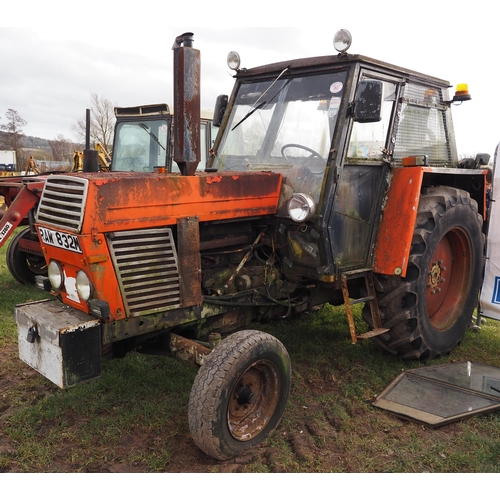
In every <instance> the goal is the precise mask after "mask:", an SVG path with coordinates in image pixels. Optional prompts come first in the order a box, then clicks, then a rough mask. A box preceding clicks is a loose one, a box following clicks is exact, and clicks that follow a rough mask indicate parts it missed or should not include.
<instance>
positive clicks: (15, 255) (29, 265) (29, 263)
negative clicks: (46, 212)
mask: <svg viewBox="0 0 500 500" xmlns="http://www.w3.org/2000/svg"><path fill="white" fill-rule="evenodd" d="M35 238H36V239H35ZM23 239H29V240H33V241H38V238H37V237H35V236H33V235H32V234H31V230H30V228H29V227H27V228H25V229H23V230H22V231H20V232H19V233H17V234H16V235H15V236H14V238H13V239H12V241H11V242H10V243H9V246H8V248H7V253H6V261H7V267H8V269H9V272H10V274H12V276H13V277H14V278H15V279H16V281H18V282H19V283H22V284H23V285H29V284H33V283H35V278H36V276H38V275H42V276H47V263H46V262H45V259H44V257H43V256H42V255H35V254H31V253H27V252H24V251H23V250H22V244H21V243H22V242H21V240H23Z"/></svg>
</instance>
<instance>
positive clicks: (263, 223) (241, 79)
mask: <svg viewBox="0 0 500 500" xmlns="http://www.w3.org/2000/svg"><path fill="white" fill-rule="evenodd" d="M335 44H336V46H338V50H339V53H338V54H336V55H331V56H324V57H315V58H309V59H299V60H291V61H285V62H279V63H275V64H269V65H266V66H261V67H257V68H253V69H239V68H238V63H237V61H236V60H235V59H231V61H230V62H231V66H232V68H233V69H234V70H235V71H236V73H235V85H234V90H233V92H232V94H231V95H230V96H220V97H219V98H218V100H217V106H216V111H215V114H214V122H215V123H216V124H217V125H219V126H220V129H219V132H218V135H217V139H216V141H215V144H214V146H213V151H212V156H211V159H210V161H209V164H208V166H207V168H206V169H205V170H204V171H199V170H198V171H197V166H198V163H199V161H200V154H199V149H200V148H199V138H198V134H197V132H196V124H197V123H198V121H199V112H200V100H199V85H200V82H199V75H200V72H199V69H200V59H199V51H197V50H196V49H194V48H193V46H192V45H193V38H192V34H190V33H186V34H184V35H181V36H180V37H178V38H177V39H176V43H175V46H174V49H173V50H174V95H175V98H176V102H175V117H174V131H175V134H174V145H173V146H174V159H175V161H176V162H177V164H178V165H179V170H180V172H178V173H175V172H172V171H171V169H170V170H169V169H167V171H166V172H165V173H163V172H162V171H156V172H143V171H135V172H130V171H129V172H100V173H93V174H92V175H91V174H90V173H85V172H82V173H72V174H65V175H54V176H51V177H49V178H47V180H46V182H45V185H44V189H43V193H42V196H41V198H40V202H39V205H38V209H37V212H36V217H35V221H34V226H35V227H36V230H37V232H38V235H39V238H40V241H41V246H42V250H43V254H44V256H45V259H46V262H47V265H48V277H47V278H43V279H40V280H39V285H40V286H41V287H43V288H44V289H45V290H47V291H48V292H50V293H51V294H52V295H53V296H54V297H53V298H52V299H50V300H47V301H42V302H37V303H30V304H25V305H22V306H19V307H17V308H16V320H17V324H18V336H19V352H20V357H21V359H22V360H23V361H25V362H26V363H27V364H29V365H30V366H32V367H33V368H35V369H36V370H38V371H39V372H41V373H42V374H43V375H45V376H46V377H48V378H49V379H50V380H52V381H53V382H54V383H56V384H57V385H59V386H60V387H62V388H66V387H70V386H72V385H75V384H78V383H80V382H83V381H85V380H90V379H92V378H95V377H98V376H99V375H100V374H101V362H100V359H101V353H102V352H103V351H106V350H108V351H109V350H113V352H114V353H115V354H116V355H117V356H123V355H125V354H126V352H127V351H128V350H132V349H137V350H140V349H141V346H144V345H145V344H149V345H152V344H156V345H157V346H160V347H161V346H163V347H166V348H168V349H169V350H170V352H171V354H172V355H173V356H175V357H178V358H180V359H182V360H185V361H188V362H191V363H192V364H195V365H200V368H199V371H198V374H197V376H196V379H195V382H194V385H193V388H192V392H191V397H190V402H189V412H188V413H189V424H190V429H191V433H192V436H193V439H194V441H195V442H196V443H197V445H198V446H199V447H200V448H201V449H202V450H203V451H204V452H205V453H207V454H208V455H210V456H212V457H215V458H217V459H221V460H224V459H228V458H230V457H233V456H235V455H237V454H239V453H241V452H242V451H244V450H245V449H247V448H249V447H252V446H254V445H256V444H258V443H260V442H262V441H263V440H264V439H265V438H266V437H267V436H268V435H269V434H270V433H271V432H272V431H273V430H274V429H275V428H276V427H277V425H278V423H279V421H280V419H281V417H282V415H283V412H284V410H285V406H286V402H287V399H288V396H289V392H290V386H291V365H290V359H289V356H288V354H287V351H286V348H285V347H284V346H283V344H282V343H281V342H280V341H278V340H277V339H276V338H274V337H273V336H271V335H269V334H267V333H265V332H263V331H256V330H249V329H248V325H249V323H250V322H251V321H260V322H264V321H268V320H272V319H280V320H283V319H286V318H291V317H294V316H297V315H300V314H302V313H304V312H307V311H314V310H316V309H317V308H318V307H321V306H322V305H324V304H333V305H341V304H345V305H346V306H347V307H346V310H347V314H348V318H349V321H350V324H351V338H352V341H353V342H356V341H357V340H358V339H359V338H371V339H372V340H373V341H374V342H376V343H377V344H378V345H379V346H381V347H382V348H384V349H386V350H388V351H390V352H392V353H394V354H396V355H398V356H401V357H403V358H405V359H432V358H435V357H437V356H441V355H446V354H448V353H449V352H450V351H452V350H453V349H454V348H455V347H456V345H457V344H458V343H459V342H460V340H461V339H462V337H463V335H464V333H465V331H466V329H467V327H468V326H469V324H470V320H471V316H472V312H473V310H474V308H475V306H476V305H477V299H478V291H479V288H480V285H481V283H482V273H483V260H484V244H485V236H484V234H483V220H484V217H485V216H486V203H485V171H484V170H483V169H481V168H479V167H480V166H481V165H483V164H484V163H485V162H486V163H487V161H488V159H487V158H486V156H485V155H479V156H478V157H477V158H476V159H474V160H470V161H468V162H466V163H465V164H463V163H462V164H461V163H459V161H458V158H457V152H456V148H455V140H454V136H453V125H452V117H451V105H452V104H453V103H456V102H462V101H465V100H468V99H470V96H469V94H468V92H467V90H466V88H462V87H461V88H460V89H459V91H458V92H457V93H456V94H455V96H454V97H453V98H450V97H449V96H448V88H449V87H450V84H449V83H448V82H447V81H444V80H441V79H438V78H434V77H430V76H427V75H424V74H421V73H417V72H415V71H411V70H407V69H403V68H400V67H396V66H394V65H391V64H387V63H384V62H380V61H377V60H374V59H370V58H368V57H364V56H360V55H352V54H349V53H348V52H347V49H348V48H349V45H350V38H349V34H348V33H347V32H345V31H343V32H340V33H339V34H338V36H337V37H336V42H335ZM234 55H235V54H234V53H233V56H234ZM153 136H156V133H154V134H153V135H150V137H151V138H152V139H151V142H150V143H149V144H150V150H149V152H150V158H151V161H154V158H156V155H157V153H158V144H157V141H155V140H154V137H153ZM356 302H358V303H359V302H361V303H364V312H363V316H364V318H365V320H366V322H367V323H368V325H369V331H368V332H367V333H365V334H361V335H360V334H358V333H357V332H356V330H355V328H354V322H353V320H352V313H351V310H350V306H351V304H353V303H356ZM221 339H222V340H221Z"/></svg>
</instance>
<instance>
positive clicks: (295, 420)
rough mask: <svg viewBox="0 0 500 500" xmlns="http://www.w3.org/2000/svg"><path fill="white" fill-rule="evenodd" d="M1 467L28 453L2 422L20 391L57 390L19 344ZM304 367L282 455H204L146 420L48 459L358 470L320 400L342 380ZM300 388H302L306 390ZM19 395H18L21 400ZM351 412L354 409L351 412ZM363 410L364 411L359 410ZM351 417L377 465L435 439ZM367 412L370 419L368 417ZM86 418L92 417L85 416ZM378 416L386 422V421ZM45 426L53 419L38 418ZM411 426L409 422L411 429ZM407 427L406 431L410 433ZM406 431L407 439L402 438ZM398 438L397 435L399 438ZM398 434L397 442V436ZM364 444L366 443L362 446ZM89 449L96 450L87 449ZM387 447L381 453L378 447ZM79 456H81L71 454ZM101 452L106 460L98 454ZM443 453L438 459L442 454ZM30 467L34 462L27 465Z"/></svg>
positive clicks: (2, 402)
mask: <svg viewBox="0 0 500 500" xmlns="http://www.w3.org/2000/svg"><path fill="white" fill-rule="evenodd" d="M0 367H7V369H2V370H0V472H10V473H15V472H23V470H22V467H21V466H22V465H25V462H24V460H25V459H24V453H25V451H23V452H21V451H20V450H19V444H18V443H16V441H15V440H14V439H11V437H10V436H9V434H7V432H6V431H5V426H4V424H5V422H6V421H7V420H8V418H9V416H10V415H12V414H13V413H15V412H16V411H18V409H19V401H18V398H19V397H20V395H22V398H25V399H24V401H27V402H32V403H33V404H35V403H36V402H37V401H40V400H42V399H43V398H45V397H46V396H47V395H50V394H51V393H53V392H55V391H57V390H58V389H57V388H56V387H55V386H52V385H50V384H46V383H44V380H42V379H41V377H40V375H39V374H37V373H36V372H35V371H34V370H32V369H31V368H29V367H27V366H26V365H24V364H23V363H22V362H21V361H20V360H19V359H18V353H17V349H16V346H15V345H8V346H6V347H3V348H2V349H0ZM295 369H296V370H302V371H301V382H300V384H301V387H300V390H301V393H304V394H306V395H307V396H306V399H305V400H304V406H301V407H299V411H295V412H292V413H293V414H292V415H290V414H288V415H287V417H286V419H285V418H284V420H286V422H283V421H282V423H281V424H280V426H279V427H278V429H277V430H276V433H278V434H279V438H280V440H279V442H286V443H287V448H288V451H287V452H285V454H284V453H283V449H281V448H273V447H269V446H268V445H265V444H264V445H261V446H260V447H256V448H253V449H252V450H250V451H249V452H247V453H245V454H243V455H241V456H239V457H237V458H235V459H232V460H229V461H227V462H219V461H217V460H215V459H212V458H210V457H208V456H206V455H205V454H204V453H203V452H201V451H200V450H199V449H198V447H197V446H196V445H195V444H194V442H193V441H192V439H191V436H190V435H189V432H188V431H186V432H184V433H182V434H181V435H177V436H176V437H174V438H172V437H168V439H167V438H163V437H162V436H161V435H159V434H158V430H157V429H156V430H154V429H149V428H148V426H147V425H144V426H141V427H140V431H139V432H137V430H134V432H128V431H127V430H126V429H122V433H121V437H120V439H119V441H118V442H114V443H113V444H112V445H111V444H109V443H106V442H102V441H101V442H92V444H91V446H90V447H89V446H87V449H83V448H80V447H82V444H81V440H79V442H78V443H76V442H71V439H70V438H68V439H64V440H63V441H62V442H58V443H57V444H56V445H55V446H57V449H56V450H52V457H51V459H50V463H51V464H52V465H51V471H52V470H53V471H57V472H94V473H115V472H118V473H134V472H135V473H137V472H138V473H141V472H142V473H143V472H151V465H150V464H147V463H146V460H145V459H144V457H147V456H149V455H151V454H153V455H154V454H155V453H158V450H161V449H165V448H168V450H169V453H170V456H169V458H168V460H165V465H162V466H161V467H159V468H158V469H157V470H158V471H161V472H194V473H206V472H222V473H234V472H274V473H282V472H295V471H297V464H301V465H299V468H298V469H299V471H300V470H302V471H303V472H328V471H342V472H359V471H360V470H359V467H360V462H359V457H357V453H358V450H356V449H355V448H354V449H348V448H346V447H342V448H341V445H339V437H341V438H344V439H345V436H346V433H348V432H349V431H348V430H347V429H346V428H345V422H344V421H342V420H340V419H336V418H335V417H332V416H331V413H330V412H329V411H328V410H327V409H326V408H325V407H324V406H322V403H321V401H322V397H323V396H324V397H328V396H330V395H331V394H334V393H335V392H338V381H336V380H334V379H333V380H332V379H329V380H326V379H325V378H324V377H323V378H322V377H317V378H315V377H313V376H312V375H311V374H310V373H309V374H308V373H307V368H306V367H300V366H298V367H297V366H296V367H295ZM302 389H304V390H303V391H302ZM16 398H17V399H16ZM350 411H353V410H350ZM356 413H359V414H356ZM318 415H321V416H322V418H323V420H322V422H323V423H324V425H321V426H319V425H318V424H317V423H315V422H317V420H316V419H313V418H312V416H315V417H316V416H318ZM349 417H350V418H352V419H355V420H356V422H357V421H359V422H360V423H361V425H358V426H357V427H356V434H358V429H359V436H357V439H359V442H360V443H364V442H367V443H370V444H369V445H367V446H370V447H372V448H373V449H374V450H376V453H377V456H374V457H371V453H372V452H371V449H372V448H370V449H369V450H368V451H367V450H364V451H363V453H365V456H367V457H368V459H367V460H371V459H372V458H373V460H374V463H376V469H377V470H374V471H370V472H375V471H387V470H391V467H392V464H394V461H396V462H397V460H398V457H397V456H396V454H397V453H398V452H397V451H395V450H397V449H398V446H399V443H400V444H401V445H402V446H405V444H406V442H407V439H406V438H407V437H409V435H410V434H411V435H412V436H413V439H414V438H415V435H418V436H419V437H418V440H421V441H425V440H429V439H432V438H431V435H430V434H429V432H430V431H429V430H428V429H425V428H423V427H422V426H420V425H414V424H411V423H409V422H405V421H402V420H399V419H398V418H395V417H394V416H393V415H390V416H389V415H388V414H387V413H381V414H380V419H377V420H378V422H377V424H375V423H373V422H371V421H370V419H369V415H366V410H363V409H359V410H354V413H353V414H352V415H349ZM367 417H368V418H367ZM87 419H88V417H87ZM380 420H382V422H385V423H383V424H382V426H384V425H385V426H386V427H387V428H384V427H381V424H380ZM64 424H65V433H66V434H67V435H68V436H75V435H76V436H78V435H79V429H80V427H81V425H82V418H81V417H79V415H78V414H77V412H76V411H75V412H72V411H71V410H69V411H65V413H64ZM41 425H48V424H41ZM409 426H410V427H409ZM43 431H44V429H41V428H37V429H36V432H37V435H43ZM456 432H458V431H457V428H456V427H455V425H454V424H452V425H448V426H446V427H444V428H442V430H440V431H439V433H440V436H441V437H442V436H448V438H449V439H450V440H452V439H453V436H454V434H455V433H456ZM407 433H408V434H407ZM405 435H406V437H405ZM394 436H396V438H395V437H394ZM395 439H396V440H395ZM361 446H362V447H364V444H362V445H361ZM90 448H91V452H89V449H90ZM380 450H383V451H380ZM89 453H91V456H92V460H88V464H87V465H85V458H83V459H82V457H85V454H87V456H88V455H89ZM76 455H78V459H77V460H72V459H71V458H70V457H72V456H76ZM96 457H102V460H101V459H100V458H99V459H96ZM131 457H142V459H137V460H134V459H131ZM438 459H439V457H438ZM30 468H31V465H30ZM418 471H419V472H432V470H428V469H427V468H426V465H425V464H422V465H421V466H419V470H418ZM32 472H49V471H48V470H46V466H45V469H44V467H43V466H39V467H38V468H37V465H36V464H35V465H34V466H33V470H32Z"/></svg>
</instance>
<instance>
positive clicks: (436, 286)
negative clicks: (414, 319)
mask: <svg viewBox="0 0 500 500" xmlns="http://www.w3.org/2000/svg"><path fill="white" fill-rule="evenodd" d="M442 264H443V261H442V260H439V261H434V262H433V263H432V267H431V270H430V271H429V280H428V281H427V287H428V288H430V289H431V293H432V294H435V293H439V292H440V291H441V288H440V285H441V284H442V283H444V282H445V281H446V278H444V277H443V273H444V271H446V267H445V266H443V265H442Z"/></svg>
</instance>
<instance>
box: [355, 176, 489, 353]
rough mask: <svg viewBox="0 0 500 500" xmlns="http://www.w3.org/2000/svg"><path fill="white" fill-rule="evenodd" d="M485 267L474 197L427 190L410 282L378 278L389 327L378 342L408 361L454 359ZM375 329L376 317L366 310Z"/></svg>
mask: <svg viewBox="0 0 500 500" xmlns="http://www.w3.org/2000/svg"><path fill="white" fill-rule="evenodd" d="M483 265H484V235H483V233H482V217H481V216H480V215H479V214H478V210H477V203H476V202H475V201H474V200H472V199H471V198H470V196H469V193H468V192H466V191H463V190H460V189H456V188H452V187H447V186H440V187H431V188H427V189H425V190H424V191H423V193H422V196H421V198H420V203H419V207H418V215H417V222H416V226H415V231H414V234H413V240H412V247H411V252H410V258H409V264H408V270H407V274H406V277H405V278H398V277H396V276H384V275H376V276H375V285H376V289H377V300H378V303H379V307H380V312H381V315H382V323H383V326H384V328H389V329H390V330H389V332H387V333H385V334H382V335H380V336H378V337H374V338H373V340H374V342H376V343H377V344H379V345H380V346H382V347H383V348H384V349H386V350H388V351H390V352H392V353H394V354H397V355H398V356H400V357H402V358H404V359H420V360H426V359H433V358H436V357H439V356H441V355H446V354H449V353H450V352H451V351H452V350H453V349H454V348H455V347H456V346H457V344H459V342H460V341H461V340H462V338H463V335H464V333H465V330H466V329H467V327H468V326H469V324H470V320H471V317H472V313H473V311H474V308H475V307H476V305H477V298H478V293H479V288H480V286H481V281H482V270H483ZM363 316H364V318H365V320H366V321H367V322H368V323H369V324H370V323H371V316H370V314H369V313H368V310H367V309H366V306H365V310H364V311H363Z"/></svg>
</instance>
